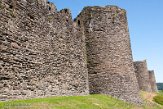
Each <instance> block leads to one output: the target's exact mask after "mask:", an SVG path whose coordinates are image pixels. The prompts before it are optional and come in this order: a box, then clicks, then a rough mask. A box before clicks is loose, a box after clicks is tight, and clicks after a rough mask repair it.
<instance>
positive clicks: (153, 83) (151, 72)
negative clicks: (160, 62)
mask: <svg viewBox="0 0 163 109" xmlns="http://www.w3.org/2000/svg"><path fill="white" fill-rule="evenodd" d="M148 72H149V81H150V84H151V88H152V92H157V91H158V90H157V85H156V79H155V73H154V70H149V71H148Z"/></svg>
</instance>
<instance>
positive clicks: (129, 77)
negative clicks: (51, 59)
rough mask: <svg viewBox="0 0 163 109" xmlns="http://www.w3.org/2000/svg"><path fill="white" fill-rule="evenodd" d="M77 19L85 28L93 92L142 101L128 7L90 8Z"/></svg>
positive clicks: (91, 91) (90, 85)
mask: <svg viewBox="0 0 163 109" xmlns="http://www.w3.org/2000/svg"><path fill="white" fill-rule="evenodd" d="M76 20H77V21H78V22H80V24H81V25H82V26H84V29H85V30H84V34H85V36H86V50H87V62H88V73H89V74H88V75H89V87H90V93H93V94H94V93H102V94H109V95H112V96H114V97H117V98H120V99H123V100H126V101H130V102H139V97H138V92H139V88H138V84H137V79H136V75H135V72H134V66H133V62H132V60H133V59H132V52H131V47H130V38H129V33H128V24H127V19H126V12H125V10H123V9H120V8H118V7H116V6H106V7H86V8H84V9H83V11H82V13H81V14H80V15H79V16H78V17H77V19H76Z"/></svg>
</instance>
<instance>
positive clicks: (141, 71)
mask: <svg viewBox="0 0 163 109" xmlns="http://www.w3.org/2000/svg"><path fill="white" fill-rule="evenodd" d="M134 67H135V73H136V76H137V79H138V84H139V89H140V90H143V91H147V92H151V91H152V90H151V85H150V82H149V73H148V68H147V62H146V60H144V61H136V62H134Z"/></svg>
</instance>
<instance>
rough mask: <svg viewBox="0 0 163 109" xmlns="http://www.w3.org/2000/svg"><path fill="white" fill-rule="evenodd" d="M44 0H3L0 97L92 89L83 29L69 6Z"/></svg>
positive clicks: (0, 12)
mask: <svg viewBox="0 0 163 109" xmlns="http://www.w3.org/2000/svg"><path fill="white" fill-rule="evenodd" d="M41 3H42V2H38V1H37V0H29V1H26V0H3V1H1V3H0V100H5V99H21V98H33V97H43V96H54V95H55V96H56V95H87V94H89V89H88V71H87V66H86V53H85V50H86V49H85V42H84V41H85V39H84V37H82V36H77V35H75V34H82V32H80V31H79V32H78V30H77V27H76V28H74V27H73V25H74V24H73V21H72V18H71V13H70V11H69V10H68V9H63V10H61V11H56V9H55V6H54V5H52V4H50V3H47V6H46V7H45V3H44V2H43V4H44V5H43V4H41ZM48 6H50V7H48ZM52 11H53V12H52ZM74 33H75V34H74Z"/></svg>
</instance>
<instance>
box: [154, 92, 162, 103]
mask: <svg viewBox="0 0 163 109" xmlns="http://www.w3.org/2000/svg"><path fill="white" fill-rule="evenodd" d="M153 99H154V101H155V102H156V103H158V104H161V105H163V95H162V94H159V95H157V96H155V97H154V98H153Z"/></svg>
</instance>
